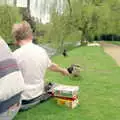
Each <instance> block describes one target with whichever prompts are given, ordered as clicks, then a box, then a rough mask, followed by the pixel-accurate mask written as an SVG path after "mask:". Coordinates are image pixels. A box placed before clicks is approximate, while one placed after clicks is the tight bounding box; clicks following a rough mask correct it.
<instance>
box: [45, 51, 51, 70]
mask: <svg viewBox="0 0 120 120" xmlns="http://www.w3.org/2000/svg"><path fill="white" fill-rule="evenodd" d="M45 54H46V57H47V67H48V68H49V67H50V66H51V65H52V61H51V59H50V58H49V56H48V54H47V52H46V50H45Z"/></svg>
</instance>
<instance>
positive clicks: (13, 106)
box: [0, 38, 24, 120]
mask: <svg viewBox="0 0 120 120" xmlns="http://www.w3.org/2000/svg"><path fill="white" fill-rule="evenodd" d="M23 89H24V80H23V77H22V74H21V72H20V70H19V68H18V65H17V62H16V60H15V59H14V58H13V56H12V52H11V51H10V49H9V47H8V46H7V44H6V43H5V41H4V40H2V38H0V120H12V119H13V118H14V117H15V115H16V114H17V112H18V111H19V109H20V106H21V105H20V100H21V92H22V91H23Z"/></svg>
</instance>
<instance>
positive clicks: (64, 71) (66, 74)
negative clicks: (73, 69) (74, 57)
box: [61, 69, 69, 76]
mask: <svg viewBox="0 0 120 120" xmlns="http://www.w3.org/2000/svg"><path fill="white" fill-rule="evenodd" d="M61 73H62V75H65V76H68V75H69V72H68V71H67V69H63V70H62V71H61Z"/></svg>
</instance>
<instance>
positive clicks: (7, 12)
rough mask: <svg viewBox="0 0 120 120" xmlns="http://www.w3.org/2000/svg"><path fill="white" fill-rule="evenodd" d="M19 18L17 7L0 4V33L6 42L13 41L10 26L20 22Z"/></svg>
mask: <svg viewBox="0 0 120 120" xmlns="http://www.w3.org/2000/svg"><path fill="white" fill-rule="evenodd" d="M13 13H14V14H13ZM21 19H22V16H21V15H20V12H19V8H15V7H10V6H0V35H1V36H2V37H3V38H4V39H5V40H6V41H7V43H10V42H13V41H12V35H11V30H12V26H13V24H14V23H17V22H20V21H21Z"/></svg>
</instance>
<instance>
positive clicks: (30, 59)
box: [13, 43, 51, 100]
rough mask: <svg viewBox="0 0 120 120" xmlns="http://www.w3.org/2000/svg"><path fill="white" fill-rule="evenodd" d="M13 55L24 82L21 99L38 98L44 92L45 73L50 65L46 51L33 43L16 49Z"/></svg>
mask: <svg viewBox="0 0 120 120" xmlns="http://www.w3.org/2000/svg"><path fill="white" fill-rule="evenodd" d="M13 55H14V56H15V58H16V59H17V62H18V65H19V67H20V70H21V71H22V74H23V78H24V82H25V89H24V92H23V94H22V99H23V100H30V99H33V98H35V97H38V96H39V95H41V94H42V93H43V92H44V76H45V72H46V69H47V68H48V67H49V66H50V65H51V60H50V59H49V57H48V55H47V53H46V51H45V50H44V49H43V48H41V47H39V46H37V45H35V44H33V43H28V44H26V45H24V46H22V47H21V48H19V49H17V50H16V51H15V52H14V53H13Z"/></svg>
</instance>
